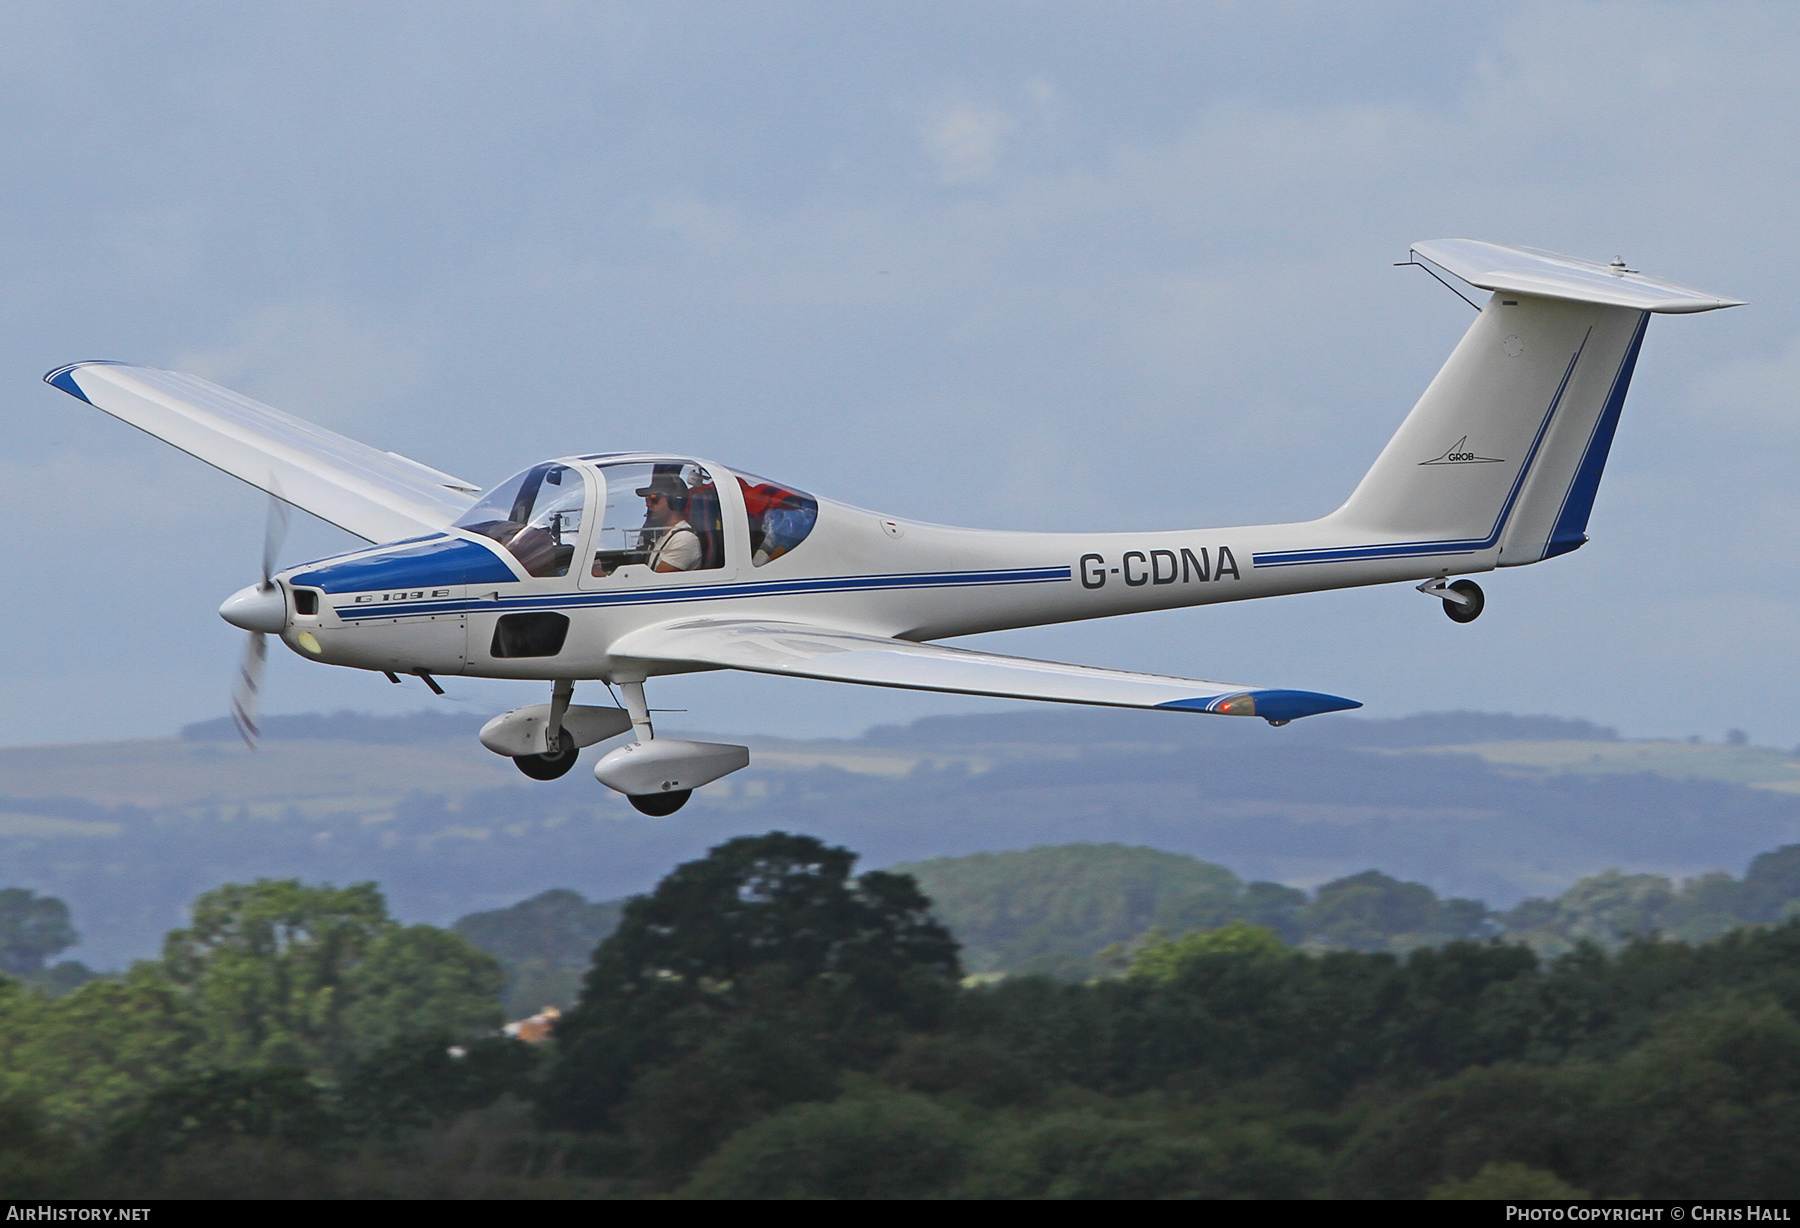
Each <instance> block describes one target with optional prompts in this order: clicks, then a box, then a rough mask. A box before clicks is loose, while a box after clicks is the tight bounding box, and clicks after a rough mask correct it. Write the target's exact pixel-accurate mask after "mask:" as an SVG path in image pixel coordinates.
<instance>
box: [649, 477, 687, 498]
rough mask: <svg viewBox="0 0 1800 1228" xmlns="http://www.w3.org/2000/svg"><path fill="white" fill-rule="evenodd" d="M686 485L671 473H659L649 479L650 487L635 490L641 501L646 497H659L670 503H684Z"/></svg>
mask: <svg viewBox="0 0 1800 1228" xmlns="http://www.w3.org/2000/svg"><path fill="white" fill-rule="evenodd" d="M689 493H690V492H689V491H688V484H687V483H686V482H684V481H682V480H681V479H680V478H679V477H676V476H675V475H674V474H672V473H659V474H656V475H655V476H654V477H652V478H651V479H650V485H648V486H640V487H638V488H637V496H638V498H640V499H642V498H643V497H644V496H646V495H661V496H662V497H663V498H665V499H667V500H668V501H669V502H670V503H686V502H687V499H688V494H689Z"/></svg>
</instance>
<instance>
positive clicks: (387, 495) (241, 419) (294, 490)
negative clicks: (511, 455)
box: [44, 362, 478, 542]
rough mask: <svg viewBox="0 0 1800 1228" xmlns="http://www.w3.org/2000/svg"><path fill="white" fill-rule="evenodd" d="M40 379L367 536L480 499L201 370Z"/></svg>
mask: <svg viewBox="0 0 1800 1228" xmlns="http://www.w3.org/2000/svg"><path fill="white" fill-rule="evenodd" d="M44 382H45V383H47V384H51V385H53V386H55V387H57V388H60V389H62V391H64V392H66V393H68V394H69V395H70V396H74V397H80V398H81V399H82V400H83V401H86V402H87V403H88V404H89V405H92V406H94V407H95V408H96V409H101V410H105V411H106V412H107V413H109V414H111V415H112V416H113V417H115V418H117V419H119V420H120V421H121V422H128V423H130V424H131V425H132V426H135V427H137V428H138V429H139V430H141V431H145V432H147V433H149V434H151V435H154V436H156V437H157V438H158V439H161V440H163V441H164V442H165V443H171V444H174V445H175V446H176V447H177V448H180V449H181V450H182V451H183V452H186V453H188V454H189V455H190V456H195V457H198V458H199V459H201V460H203V461H205V462H206V463H207V464H209V465H212V466H214V467H215V468H218V469H222V470H224V471H225V472H226V473H229V474H230V475H231V476H232V477H234V478H241V479H242V480H243V481H246V482H248V483H250V485H252V486H254V487H256V488H257V489H258V490H263V491H267V492H268V493H269V494H271V495H274V496H276V497H277V498H279V499H282V500H283V501H285V502H287V503H291V504H293V505H294V506H295V507H297V508H300V509H301V510H303V511H307V512H311V513H312V514H313V515H314V516H317V517H318V518H319V519H321V520H325V521H329V522H330V523H332V524H335V525H337V526H338V527H339V528H341V529H345V530H348V531H349V532H351V533H354V534H355V535H356V536H358V537H360V538H362V539H364V540H365V541H372V542H387V541H395V540H397V539H399V538H404V537H412V536H415V535H417V534H418V533H420V532H427V531H434V530H437V529H442V528H443V527H445V526H446V525H448V524H450V523H452V522H453V521H455V520H456V519H457V517H459V516H461V515H462V514H463V513H464V512H465V511H467V510H468V509H469V507H470V505H472V504H473V503H474V502H475V493H476V490H477V489H478V488H477V487H475V486H472V485H470V484H469V483H467V482H464V481H463V480H462V479H460V478H454V477H451V476H450V475H449V474H447V473H439V472H438V471H437V470H436V469H433V468H431V467H430V466H428V465H421V464H419V463H418V462H417V461H414V460H408V459H407V458H406V457H404V456H401V455H399V454H398V453H395V452H383V451H382V450H381V449H379V448H371V447H369V446H368V445H367V444H362V443H358V442H357V441H356V440H354V439H349V438H346V437H345V436H343V435H339V434H338V433H337V432H335V431H328V430H326V429H325V428H324V427H322V426H315V425H313V424H312V423H310V422H307V421H305V420H304V419H301V418H296V417H294V416H293V415H292V414H284V413H282V412H281V411H280V410H279V409H274V408H271V407H270V406H267V405H264V404H262V403H261V402H260V401H253V400H251V399H250V398H249V397H246V396H240V395H239V394H238V393H235V392H232V391H231V390H230V389H228V388H221V387H219V386H218V385H217V384H211V383H208V382H207V381H206V380H203V379H200V378H198V377H196V376H192V375H183V374H181V373H180V372H177V371H159V370H157V369H156V368H154V367H133V366H128V365H126V364H124V363H117V362H78V363H72V364H70V365H69V366H66V367H58V368H57V369H56V370H54V371H52V372H50V373H49V374H48V375H46V376H44Z"/></svg>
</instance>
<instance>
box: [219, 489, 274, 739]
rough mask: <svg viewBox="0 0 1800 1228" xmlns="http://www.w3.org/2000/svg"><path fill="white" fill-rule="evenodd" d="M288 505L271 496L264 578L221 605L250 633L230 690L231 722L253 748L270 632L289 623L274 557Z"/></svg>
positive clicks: (225, 615)
mask: <svg viewBox="0 0 1800 1228" xmlns="http://www.w3.org/2000/svg"><path fill="white" fill-rule="evenodd" d="M287 529H288V505H287V504H286V503H285V502H284V501H283V500H282V498H281V496H279V495H273V494H272V495H270V496H269V518H268V520H267V522H265V523H264V525H263V553H262V580H261V582H260V583H257V584H253V585H251V586H249V587H247V588H242V589H239V590H238V591H237V592H235V593H233V594H232V595H231V596H230V597H227V598H226V599H225V604H224V605H222V606H220V607H219V613H220V615H221V616H222V617H223V618H224V619H225V621H226V622H228V623H231V624H232V625H234V626H238V627H243V628H245V629H246V630H247V631H249V633H250V638H249V639H248V640H246V641H245V642H244V659H243V660H242V661H241V662H240V663H239V664H238V677H237V685H236V686H235V687H233V688H232V691H231V722H232V724H234V725H236V726H237V731H238V734H239V736H241V737H242V738H243V739H244V743H245V745H247V746H249V747H250V749H251V750H255V749H256V740H257V737H258V736H259V732H260V731H259V730H258V728H257V724H256V718H257V714H258V711H259V708H260V706H261V692H262V678H263V668H264V667H265V666H266V665H267V664H268V662H269V634H270V633H271V632H279V631H280V630H281V629H282V627H284V626H285V625H286V624H287V598H285V597H284V596H282V593H281V587H280V586H279V585H277V584H276V583H275V581H274V579H273V577H274V575H275V556H276V555H277V554H279V553H280V552H281V543H282V542H283V541H284V540H285V539H286V538H287Z"/></svg>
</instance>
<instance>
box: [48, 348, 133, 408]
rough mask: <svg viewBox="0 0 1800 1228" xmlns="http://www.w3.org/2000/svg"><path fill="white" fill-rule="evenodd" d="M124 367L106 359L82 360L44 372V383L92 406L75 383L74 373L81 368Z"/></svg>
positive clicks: (122, 364)
mask: <svg viewBox="0 0 1800 1228" xmlns="http://www.w3.org/2000/svg"><path fill="white" fill-rule="evenodd" d="M125 365H126V364H124V363H121V362H115V361H113V360H112V359H108V358H84V359H82V360H81V361H80V362H72V363H68V364H66V365H64V366H61V367H57V368H56V369H55V370H53V371H46V372H45V373H44V382H45V383H46V384H49V385H50V386H51V387H52V388H60V389H61V390H62V391H64V392H66V393H68V394H69V395H70V396H72V397H77V398H79V399H80V400H83V401H87V403H88V404H89V405H92V404H93V402H92V401H89V400H88V394H87V393H85V392H83V391H82V390H81V385H80V384H77V383H76V382H75V372H77V371H79V370H80V369H81V368H83V367H122V366H125Z"/></svg>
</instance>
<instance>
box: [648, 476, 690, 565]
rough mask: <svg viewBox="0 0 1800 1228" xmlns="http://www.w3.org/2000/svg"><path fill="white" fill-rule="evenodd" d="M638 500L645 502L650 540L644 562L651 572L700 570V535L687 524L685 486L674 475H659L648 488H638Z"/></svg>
mask: <svg viewBox="0 0 1800 1228" xmlns="http://www.w3.org/2000/svg"><path fill="white" fill-rule="evenodd" d="M637 496H638V498H640V499H642V500H643V501H644V530H645V536H646V537H647V538H649V539H650V541H649V542H647V543H646V544H649V545H650V557H649V558H648V559H646V560H645V562H647V563H648V564H649V565H650V570H651V571H692V570H693V569H694V568H696V567H698V566H700V559H701V557H702V555H703V554H704V551H703V550H702V549H701V545H700V534H698V533H696V532H695V531H694V526H693V525H691V524H689V523H688V522H687V503H688V487H687V483H686V482H683V481H682V480H681V479H680V478H679V477H678V476H676V475H675V474H672V473H659V474H657V475H656V476H655V477H653V478H651V479H650V485H648V486H640V487H638V490H637ZM652 534H654V536H652ZM651 543H653V544H651Z"/></svg>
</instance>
